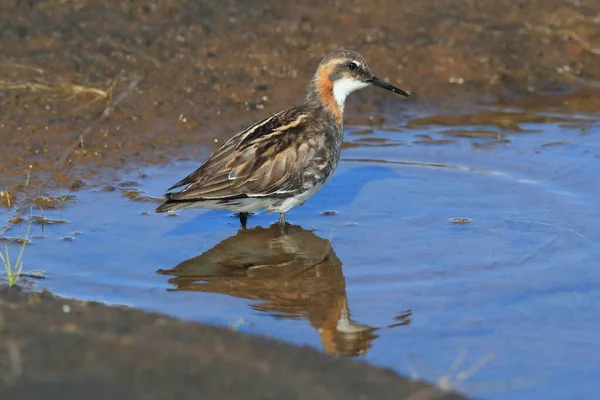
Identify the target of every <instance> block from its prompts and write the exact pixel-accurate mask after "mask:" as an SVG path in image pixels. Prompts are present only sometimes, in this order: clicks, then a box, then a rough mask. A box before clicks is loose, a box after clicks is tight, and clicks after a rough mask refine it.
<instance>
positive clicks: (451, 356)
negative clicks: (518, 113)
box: [0, 108, 600, 400]
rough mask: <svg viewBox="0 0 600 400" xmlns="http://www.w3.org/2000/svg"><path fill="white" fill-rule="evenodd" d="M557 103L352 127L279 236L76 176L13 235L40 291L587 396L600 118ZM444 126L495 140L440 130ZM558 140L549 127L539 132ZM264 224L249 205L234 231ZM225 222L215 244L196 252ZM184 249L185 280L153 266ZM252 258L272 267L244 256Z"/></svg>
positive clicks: (512, 386) (150, 189) (531, 392)
mask: <svg viewBox="0 0 600 400" xmlns="http://www.w3.org/2000/svg"><path fill="white" fill-rule="evenodd" d="M512 110H513V111H514V108H513V109H512ZM560 116H561V117H562V118H564V119H565V121H562V122H552V123H527V122H525V123H522V122H519V120H518V118H516V122H515V124H516V125H517V126H518V127H520V128H521V129H522V130H524V131H525V132H515V131H514V130H509V129H507V128H505V127H501V126H499V125H494V124H486V123H482V124H479V125H462V126H460V125H459V126H451V127H448V126H444V124H443V122H442V123H440V122H438V123H439V125H430V124H426V123H425V124H424V123H422V121H421V122H419V123H411V121H403V122H401V123H398V124H397V125H395V126H385V129H377V128H375V129H372V130H371V128H369V127H360V126H359V127H348V128H347V132H346V141H347V143H348V144H350V146H347V147H348V148H347V149H346V150H344V152H343V156H342V158H343V160H342V162H341V163H340V166H339V169H338V170H337V172H336V175H335V176H334V178H333V179H332V180H331V181H330V183H329V184H328V185H327V186H325V188H324V189H323V190H322V191H321V192H320V193H318V194H317V195H316V196H315V197H314V198H313V199H312V200H310V201H309V202H307V203H306V204H305V206H303V207H299V208H297V209H295V210H293V211H292V212H290V213H289V214H288V221H289V222H290V223H292V224H293V225H296V226H301V227H302V228H303V229H302V228H299V227H298V228H295V229H297V230H296V231H294V232H296V233H294V234H292V235H290V239H288V240H287V241H282V240H281V239H278V238H276V237H275V236H273V237H268V235H269V234H268V232H267V233H265V232H264V231H260V232H262V233H256V235H257V236H255V237H252V235H250V236H248V235H246V236H244V235H241V236H235V235H237V234H238V228H239V226H238V222H237V219H236V218H235V217H232V216H231V215H230V214H229V213H227V212H220V211H202V210H193V211H186V212H181V213H179V215H178V216H176V217H167V216H165V215H156V214H150V215H144V214H143V213H144V212H151V211H152V210H153V208H154V207H155V206H156V205H157V203H155V202H143V201H131V200H128V199H126V198H125V197H124V196H123V195H122V194H121V192H120V191H119V190H117V191H113V192H107V191H103V190H102V189H101V188H96V189H88V190H83V191H81V192H77V193H75V194H76V195H77V199H76V201H75V202H74V203H73V204H70V205H69V206H68V207H67V208H65V209H64V210H47V211H46V212H45V217H46V218H64V219H67V220H68V223H67V224H62V225H47V226H45V227H44V231H43V233H42V231H41V228H40V227H39V226H34V227H33V231H32V235H42V236H43V237H37V238H34V239H32V243H31V244H30V245H29V246H28V247H27V250H26V252H25V259H24V261H25V269H26V270H27V269H29V270H32V269H43V270H44V272H45V274H46V276H47V279H45V280H42V281H39V282H38V283H37V287H40V288H42V287H43V288H47V289H49V290H52V291H54V292H56V293H57V294H60V295H64V296H71V297H77V298H84V299H92V300H100V301H105V302H108V303H111V304H126V305H131V306H135V307H142V308H145V309H148V310H155V311H160V312H163V313H166V314H169V315H173V316H176V317H179V318H184V319H187V320H194V321H204V322H209V323H213V324H219V325H226V326H231V327H234V328H236V329H239V330H241V331H244V332H248V333H254V334H261V335H267V336H269V337H274V338H279V339H283V340H286V341H289V342H293V343H299V344H308V345H311V346H314V347H316V348H320V349H323V350H324V351H327V352H332V353H336V352H338V353H339V354H341V353H344V351H342V349H345V350H346V351H345V352H346V353H350V354H351V353H354V354H358V355H360V356H361V357H363V358H364V359H366V360H368V361H369V362H371V363H374V364H377V365H382V366H387V367H392V368H394V369H395V370H397V371H399V372H401V373H405V374H410V375H413V376H418V377H420V378H423V379H426V380H429V381H433V382H438V383H440V382H442V384H444V382H446V381H449V382H450V383H449V384H450V385H452V386H454V387H456V388H457V389H459V390H462V391H464V392H466V393H469V394H471V395H474V396H477V397H480V398H486V399H506V398H510V399H515V400H517V399H523V400H525V399H527V400H530V399H546V400H553V399H566V398H578V399H595V398H598V397H600V384H599V383H598V378H599V377H600V368H599V367H598V365H599V362H598V360H600V338H599V336H598V334H597V333H598V332H599V331H600V320H599V319H598V315H600V273H599V272H600V264H599V263H598V260H599V259H600V223H598V221H599V220H600V218H599V217H600V202H599V200H598V199H599V198H600V181H599V178H598V177H599V176H600V158H599V157H600V119H598V117H597V115H593V114H588V115H585V114H580V115H577V114H575V115H573V114H571V115H560ZM512 118H515V117H512ZM450 128H451V129H453V130H457V129H458V130H464V131H469V130H471V131H489V132H496V133H497V134H498V135H499V137H501V139H502V140H498V139H496V138H472V137H457V136H448V135H446V134H444V133H443V132H444V131H448V130H449V129H450ZM421 135H428V136H429V137H424V136H421ZM440 139H444V140H443V141H441V142H440V141H436V140H440ZM554 142H564V143H560V144H555V145H547V144H553V143H554ZM203 151H204V153H203V154H202V155H201V158H202V157H204V156H207V155H208V152H207V150H203ZM195 167H196V163H192V162H185V163H184V162H182V163H173V164H172V165H167V166H161V167H152V168H146V169H145V170H144V172H145V173H146V174H147V175H148V176H147V177H146V178H145V179H141V178H139V177H138V176H137V175H136V173H132V174H130V175H129V176H124V177H123V181H127V180H132V179H134V180H135V179H137V180H138V181H139V186H137V187H136V189H138V190H141V191H143V192H144V194H145V195H149V196H156V197H158V196H160V195H161V194H162V192H163V190H164V189H165V188H167V187H168V186H170V184H172V183H173V182H175V181H177V180H178V179H180V178H182V177H183V176H184V175H185V174H186V173H188V172H189V171H191V170H192V169H194V168H195ZM325 211H335V215H324V214H323V213H324V212H325ZM2 213H3V214H5V213H6V211H2ZM0 216H1V217H5V215H0ZM453 218H465V219H467V220H466V221H467V223H464V224H458V223H454V222H452V219H453ZM276 220H277V215H275V214H264V215H258V216H254V217H251V218H250V220H249V227H255V226H262V227H265V228H267V227H269V225H271V224H272V223H274V222H275V221H276ZM25 229H26V227H25V226H19V227H17V228H15V229H13V230H11V232H10V234H11V235H13V236H16V235H22V234H23V233H24V231H25ZM75 231H78V232H81V235H77V236H73V232H75ZM257 232H258V231H257ZM261 234H265V235H267V236H265V237H259V235H261ZM65 236H73V237H74V240H73V241H64V240H62V239H63V238H64V237H65ZM232 236H234V237H233V238H232V239H229V241H228V242H226V243H225V244H223V245H222V248H223V249H225V248H226V250H223V251H222V252H221V250H219V251H216V252H213V253H206V254H204V255H203V253H205V252H207V251H209V250H210V249H211V248H213V247H214V246H215V245H217V244H218V243H220V242H222V241H224V240H227V239H228V238H231V237H232ZM328 241H330V245H331V247H328ZM227 244H229V245H228V247H227ZM11 246H12V247H14V249H16V245H11ZM237 249H241V250H239V251H238V250H237ZM10 250H11V251H12V250H13V249H12V248H11V249H10ZM242 250H243V251H242ZM246 252H247V253H246ZM230 253H231V254H230ZM207 254H209V255H207ZM246 254H247V255H246ZM325 254H328V255H327V256H326V257H325V256H324V255H325ZM200 255H203V256H202V257H201V258H200V259H199V261H197V262H195V264H193V265H192V266H191V267H189V270H187V272H186V273H187V274H188V275H190V274H191V275H192V278H189V279H188V280H187V281H186V284H187V285H188V286H186V285H184V284H181V285H180V287H179V289H182V290H175V289H177V288H178V285H177V283H178V282H179V283H181V282H182V281H178V280H177V279H178V278H176V277H175V276H176V275H177V272H174V271H171V272H167V273H170V275H164V274H159V273H157V272H156V271H157V270H170V269H172V268H174V267H175V266H177V265H178V264H180V263H182V262H185V261H186V260H189V259H192V258H194V257H196V256H200ZM219 257H223V259H226V260H228V261H227V262H230V263H231V262H233V263H235V262H237V263H238V264H239V263H240V262H241V261H240V260H242V261H243V259H244V257H247V258H248V259H250V258H252V260H253V263H254V265H255V266H254V267H252V268H251V271H250V272H249V273H248V274H246V275H244V274H242V275H238V276H233V275H231V274H230V275H227V273H226V272H224V270H226V269H227V268H225V267H223V265H225V264H227V263H225V264H223V263H221V264H219V263H220V262H221V261H219V260H220V258H219ZM236 257H237V258H236ZM261 257H262V258H263V259H266V260H268V262H271V264H272V265H271V266H269V264H268V262H263V264H264V265H262V267H260V268H259V267H256V261H257V260H258V261H260V260H261ZM324 257H325V258H324ZM232 259H233V261H231V260H232ZM290 260H291V261H290ZM315 260H316V261H315ZM323 260H325V261H323ZM286 263H287V264H286ZM290 263H291V264H290ZM315 263H320V264H319V267H318V268H313V269H310V267H312V266H314V264H315ZM188 265H189V262H188ZM303 266H305V267H308V268H309V271H306V268H304V269H303ZM286 268H287V269H286ZM290 271H292V272H293V273H292V272H290ZM182 274H183V273H182ZM182 274H180V275H182ZM194 274H196V275H197V277H196V278H193V275H194ZM211 274H212V278H211ZM183 275H185V274H183ZM173 279H175V280H173ZM211 279H212V280H211ZM315 288H318V290H317V289H315ZM183 289H186V290H183ZM313 289H315V290H314V291H313ZM217 291H219V292H221V293H229V294H219V293H212V292H217ZM317 297H318V299H317ZM346 310H349V312H350V314H351V319H348V318H345V317H343V315H344V313H345V311H346ZM344 318H345V319H344ZM340 321H342V322H340ZM394 325H395V326H394ZM373 329H375V330H374V331H373ZM328 335H332V336H333V337H334V339H332V338H331V337H330V336H328ZM463 358H464V362H462V363H461V362H460V361H461V359H463ZM479 363H482V364H485V365H482V366H479V367H478V364H479ZM453 364H454V367H452V365H453ZM458 364H460V365H458ZM471 367H473V368H474V369H475V371H471V372H473V374H472V376H470V377H468V379H466V381H464V382H458V381H459V380H460V375H461V373H462V374H465V373H469V369H470V368H471ZM452 373H453V374H452ZM449 374H452V377H448V376H445V375H449ZM457 375H458V377H457Z"/></svg>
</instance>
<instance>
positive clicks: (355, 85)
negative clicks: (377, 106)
mask: <svg viewBox="0 0 600 400" xmlns="http://www.w3.org/2000/svg"><path fill="white" fill-rule="evenodd" d="M366 86H369V84H368V83H365V82H361V81H357V80H354V79H350V78H342V79H340V80H338V81H335V83H334V84H333V98H334V99H335V102H336V103H337V105H338V107H339V108H340V110H341V111H344V103H345V102H346V97H348V95H349V94H350V93H352V92H354V91H355V90H358V89H362V88H364V87H366Z"/></svg>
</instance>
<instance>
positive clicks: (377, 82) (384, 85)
mask: <svg viewBox="0 0 600 400" xmlns="http://www.w3.org/2000/svg"><path fill="white" fill-rule="evenodd" d="M371 83H372V84H373V85H375V86H379V87H380V88H384V89H387V90H390V91H392V92H394V93H398V94H401V95H402V96H406V97H409V94H408V93H406V92H405V91H404V90H402V89H398V88H397V87H396V86H392V85H390V84H389V83H387V82H384V81H382V80H381V79H379V78H378V77H376V76H374V77H373V78H372V79H371Z"/></svg>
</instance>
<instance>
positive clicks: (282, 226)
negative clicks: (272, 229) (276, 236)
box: [279, 213, 285, 235]
mask: <svg viewBox="0 0 600 400" xmlns="http://www.w3.org/2000/svg"><path fill="white" fill-rule="evenodd" d="M279 229H281V234H282V235H285V213H281V214H279Z"/></svg>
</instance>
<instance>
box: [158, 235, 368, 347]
mask: <svg viewBox="0 0 600 400" xmlns="http://www.w3.org/2000/svg"><path fill="white" fill-rule="evenodd" d="M158 273H159V274H163V275H171V276H174V277H173V278H171V279H169V283H172V284H174V285H176V289H174V290H184V291H199V292H209V293H221V294H227V295H230V296H235V297H240V298H244V299H251V300H259V301H260V302H259V303H256V304H253V305H252V306H251V307H252V308H253V309H255V310H258V311H262V312H265V313H269V314H271V315H273V316H276V317H280V318H306V319H308V321H309V322H310V323H311V325H312V326H313V327H314V328H315V329H316V330H317V331H318V332H319V335H320V337H321V343H322V345H323V350H324V352H325V353H328V354H334V355H339V356H360V355H364V354H365V353H366V351H367V350H368V349H369V348H370V347H371V341H372V340H373V339H375V338H376V337H377V336H376V335H374V331H375V330H376V328H373V327H371V326H368V325H362V324H357V323H355V322H354V321H352V319H351V318H350V312H349V309H348V302H347V299H346V281H345V279H344V275H343V273H342V262H341V261H340V259H339V258H338V257H337V256H336V254H335V252H334V251H333V248H332V247H331V242H330V241H329V240H326V239H322V238H320V237H318V236H317V235H315V234H314V233H312V232H310V231H307V230H304V229H302V228H301V227H299V226H294V225H287V228H286V235H281V232H280V228H279V226H278V225H277V224H274V225H272V226H271V227H269V228H262V227H256V228H254V229H248V230H240V231H239V232H238V233H237V234H236V235H235V236H231V237H229V238H227V239H225V240H223V241H222V242H220V243H218V244H217V245H216V246H215V247H213V248H212V249H210V250H208V251H206V252H204V253H202V254H200V255H199V256H197V257H194V258H192V259H189V260H187V261H184V262H182V263H180V264H179V265H177V266H176V267H174V268H172V269H169V270H159V271H158Z"/></svg>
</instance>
